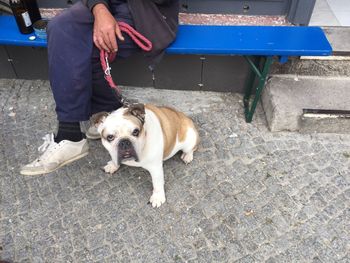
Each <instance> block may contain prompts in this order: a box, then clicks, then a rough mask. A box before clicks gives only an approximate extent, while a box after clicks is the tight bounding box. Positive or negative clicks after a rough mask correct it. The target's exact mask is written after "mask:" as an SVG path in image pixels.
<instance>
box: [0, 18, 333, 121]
mask: <svg viewBox="0 0 350 263" xmlns="http://www.w3.org/2000/svg"><path fill="white" fill-rule="evenodd" d="M29 36H30V35H22V34H20V33H19V32H18V29H17V27H16V24H15V21H14V19H13V18H12V17H11V16H0V44H2V45H18V46H33V47H45V46H46V41H44V40H41V39H36V40H29ZM166 52H167V53H168V54H197V55H230V56H231V55H232V56H233V55H239V56H244V57H245V58H246V60H247V62H248V64H249V65H250V69H251V70H250V73H249V77H248V78H247V83H246V87H245V94H244V108H245V118H246V121H247V122H251V121H252V119H253V115H254V112H255V109H256V106H257V103H258V101H259V100H260V96H261V93H262V91H263V89H264V87H265V82H266V78H267V76H268V74H269V70H270V67H271V64H272V62H273V61H274V59H275V58H276V57H277V58H278V59H279V61H280V62H281V63H284V62H286V61H287V60H288V57H291V56H329V55H331V53H332V47H331V45H330V44H329V42H328V40H327V38H326V36H325V34H324V32H323V30H322V29H321V28H319V27H294V26H198V25H181V26H180V27H179V32H178V35H177V39H176V41H175V42H174V43H173V44H172V45H171V46H170V47H168V48H167V50H166ZM256 77H258V79H257V80H256ZM254 91H255V96H254V99H253V100H252V99H251V97H252V94H253V93H254Z"/></svg>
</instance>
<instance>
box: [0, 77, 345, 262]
mask: <svg viewBox="0 0 350 263" xmlns="http://www.w3.org/2000/svg"><path fill="white" fill-rule="evenodd" d="M122 88H123V90H124V92H125V95H126V96H127V97H131V98H133V99H136V100H139V101H140V102H145V103H152V102H154V103H156V104H163V105H169V106H175V107H176V108H178V109H180V110H182V111H184V112H186V113H187V114H189V115H190V116H191V117H193V119H194V120H195V122H196V124H197V125H198V127H199V133H200V135H201V140H202V142H201V145H200V147H199V150H198V152H196V153H195V157H194V158H195V159H194V161H193V162H192V163H191V164H189V165H184V164H183V163H182V161H181V160H180V157H179V155H176V156H174V157H173V158H172V159H170V160H168V161H166V162H165V163H164V172H165V178H166V179H165V189H166V195H167V202H166V203H165V204H164V205H163V206H161V207H160V208H159V209H154V208H152V207H151V206H150V205H149V204H147V203H148V200H149V197H150V195H151V191H152V182H151V178H150V176H149V174H148V173H147V172H146V171H144V170H142V169H138V168H132V167H126V166H122V167H121V168H120V170H119V171H118V172H117V173H116V174H113V175H108V174H104V173H103V172H102V171H101V170H100V167H101V166H103V165H105V164H106V162H107V161H108V160H109V156H108V153H107V152H106V150H105V149H104V148H103V147H102V145H101V143H100V142H99V141H89V144H90V149H91V151H90V153H89V155H88V156H87V157H86V158H84V159H81V160H79V161H78V162H76V163H73V164H71V165H68V166H66V167H64V168H62V169H60V170H58V171H56V172H53V173H51V174H48V175H45V176H21V175H20V174H19V172H18V171H19V168H20V166H21V165H22V164H24V163H26V162H28V161H30V160H32V159H34V158H36V157H37V151H36V148H37V147H38V146H39V145H40V144H41V138H42V137H43V136H44V135H45V134H46V133H47V132H54V131H55V129H56V121H55V119H56V118H55V114H54V111H53V110H54V101H53V98H52V94H51V92H50V89H49V83H48V82H47V81H26V80H6V79H0V94H1V96H0V104H1V105H2V107H1V109H0V110H1V112H0V171H1V172H0V174H1V176H0V188H1V189H0V193H1V203H0V224H1V225H0V226H1V227H0V244H1V245H0V246H1V249H0V259H4V260H5V259H7V260H12V261H14V262H113V263H114V262H348V261H349V260H348V259H349V236H350V231H349V229H350V225H349V222H350V212H349V211H350V210H349V207H350V200H349V199H350V198H349V194H350V186H349V181H350V178H349V177H350V170H349V169H350V168H349V167H350V158H349V156H350V155H349V154H348V153H349V152H350V151H349V146H350V136H349V135H337V134H312V135H306V134H299V133H283V132H281V133H271V132H269V131H268V129H267V128H266V121H265V119H264V115H263V112H262V108H261V105H258V109H257V114H256V116H255V119H254V121H253V123H252V124H247V123H245V121H244V118H243V108H242V97H241V96H240V95H237V94H230V93H215V92H195V91H169V90H154V89H151V88H149V89H147V88H142V89H138V88H130V87H122Z"/></svg>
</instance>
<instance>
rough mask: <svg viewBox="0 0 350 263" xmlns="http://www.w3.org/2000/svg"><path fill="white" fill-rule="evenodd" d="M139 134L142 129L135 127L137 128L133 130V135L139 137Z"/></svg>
mask: <svg viewBox="0 0 350 263" xmlns="http://www.w3.org/2000/svg"><path fill="white" fill-rule="evenodd" d="M139 134H140V130H139V129H135V130H133V132H132V136H135V137H138V136H139Z"/></svg>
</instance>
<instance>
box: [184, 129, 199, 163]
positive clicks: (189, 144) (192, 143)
mask: <svg viewBox="0 0 350 263" xmlns="http://www.w3.org/2000/svg"><path fill="white" fill-rule="evenodd" d="M198 143H199V137H198V132H197V130H194V129H192V128H190V129H188V131H187V134H186V140H185V143H184V146H183V149H182V155H181V159H182V160H183V161H184V163H185V164H189V163H190V162H192V160H193V153H194V151H196V150H197V148H198Z"/></svg>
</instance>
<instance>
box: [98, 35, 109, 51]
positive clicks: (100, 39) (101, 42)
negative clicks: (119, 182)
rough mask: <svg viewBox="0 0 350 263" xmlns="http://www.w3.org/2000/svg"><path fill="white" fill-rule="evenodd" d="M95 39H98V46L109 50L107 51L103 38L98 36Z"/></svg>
mask: <svg viewBox="0 0 350 263" xmlns="http://www.w3.org/2000/svg"><path fill="white" fill-rule="evenodd" d="M97 41H98V43H99V44H100V46H101V48H102V49H104V50H106V51H107V52H110V51H109V48H108V46H107V44H106V43H105V41H104V39H103V38H102V37H99V38H98V39H97Z"/></svg>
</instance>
